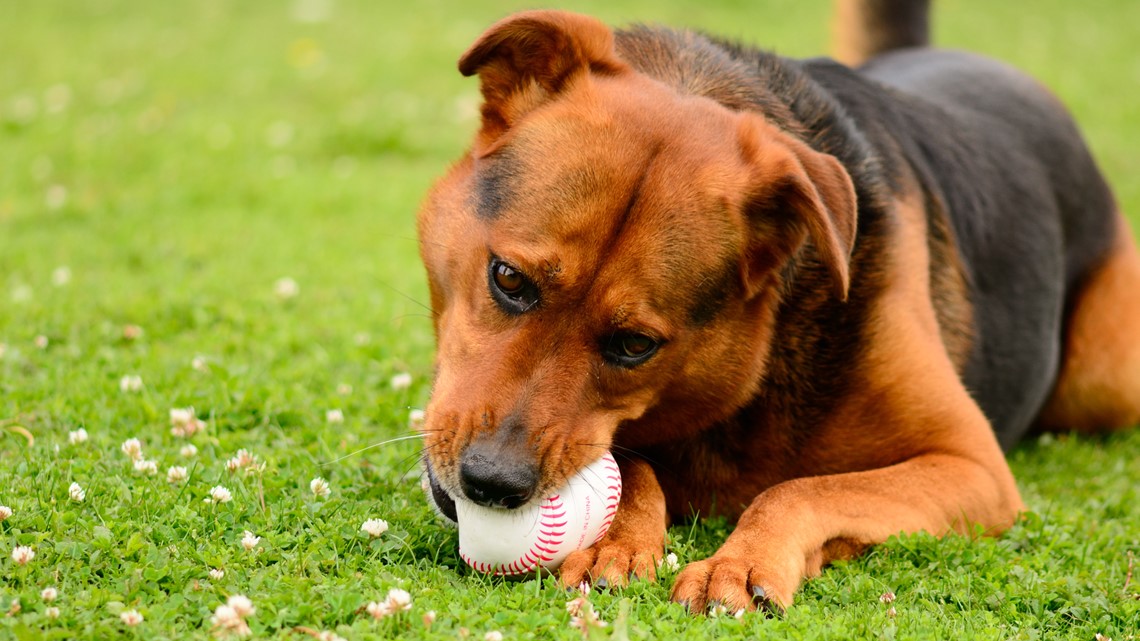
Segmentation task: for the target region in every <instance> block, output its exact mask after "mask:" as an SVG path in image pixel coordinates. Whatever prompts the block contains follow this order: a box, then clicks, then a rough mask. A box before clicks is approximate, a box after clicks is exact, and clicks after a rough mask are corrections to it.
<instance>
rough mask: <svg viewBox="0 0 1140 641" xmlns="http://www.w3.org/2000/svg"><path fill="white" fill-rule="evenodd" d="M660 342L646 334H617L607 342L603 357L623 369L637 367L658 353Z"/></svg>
mask: <svg viewBox="0 0 1140 641" xmlns="http://www.w3.org/2000/svg"><path fill="white" fill-rule="evenodd" d="M658 346H659V344H658V342H657V341H655V340H653V339H652V338H650V337H648V336H646V335H645V334H632V333H631V334H616V335H614V336H612V337H611V338H610V339H609V340H608V341H606V344H605V347H604V348H603V349H602V355H603V356H604V357H605V359H606V360H607V361H609V362H610V363H612V364H614V365H620V366H622V367H636V366H638V365H641V364H642V363H644V362H645V361H647V360H649V358H650V357H651V356H653V354H654V353H655V352H656V351H657V347H658Z"/></svg>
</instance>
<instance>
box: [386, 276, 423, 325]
mask: <svg viewBox="0 0 1140 641" xmlns="http://www.w3.org/2000/svg"><path fill="white" fill-rule="evenodd" d="M377 282H378V283H379V284H380V285H383V286H384V287H387V288H388V289H390V290H392V291H394V292H396V293H397V294H399V295H400V296H403V297H404V298H406V299H408V300H409V301H411V302H413V303H415V304H416V305H419V306H420V307H423V308H424V309H426V310H428V311H429V312H431V313H432V317H433V318H434V317H435V310H433V309H432V308H431V307H429V306H427V305H425V304H423V303H421V302H420V301H418V300H416V299H415V298H412V297H411V296H410V295H408V294H405V293H404V292H402V291H400V290H398V289H396V288H395V287H394V286H392V285H389V284H388V283H385V282H384V281H377Z"/></svg>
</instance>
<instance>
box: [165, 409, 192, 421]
mask: <svg viewBox="0 0 1140 641" xmlns="http://www.w3.org/2000/svg"><path fill="white" fill-rule="evenodd" d="M194 418H195V415H194V408H193V407H172V408H170V424H171V425H185V424H187V423H189V422H190V421H191V420H193V419H194Z"/></svg>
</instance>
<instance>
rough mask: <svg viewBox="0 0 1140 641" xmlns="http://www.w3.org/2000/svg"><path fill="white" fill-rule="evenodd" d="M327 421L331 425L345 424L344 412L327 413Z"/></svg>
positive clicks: (330, 411) (332, 411) (331, 411)
mask: <svg viewBox="0 0 1140 641" xmlns="http://www.w3.org/2000/svg"><path fill="white" fill-rule="evenodd" d="M325 420H326V421H328V422H329V423H343V422H344V412H342V411H341V410H329V411H327V412H325Z"/></svg>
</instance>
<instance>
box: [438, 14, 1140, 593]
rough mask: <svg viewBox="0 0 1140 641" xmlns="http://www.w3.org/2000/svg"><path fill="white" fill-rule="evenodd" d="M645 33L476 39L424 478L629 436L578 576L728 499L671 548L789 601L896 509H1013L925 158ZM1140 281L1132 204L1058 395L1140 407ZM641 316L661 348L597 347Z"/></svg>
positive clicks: (441, 478)
mask: <svg viewBox="0 0 1140 641" xmlns="http://www.w3.org/2000/svg"><path fill="white" fill-rule="evenodd" d="M644 35H645V34H644V32H637V31H634V32H627V33H626V34H625V35H624V36H623V39H622V41H621V42H620V43H615V39H614V35H613V33H612V32H611V31H610V30H609V29H608V28H607V27H605V26H604V25H603V24H602V23H600V22H598V21H596V20H593V19H591V18H585V17H582V16H574V15H571V14H565V13H562V12H545V11H539V12H527V13H523V14H519V15H517V16H513V17H511V18H507V19H506V20H504V21H502V22H500V23H498V24H496V25H494V26H492V27H491V28H490V29H489V30H488V31H487V33H485V34H484V35H483V36H482V37H481V38H480V39H479V41H478V42H476V43H475V44H474V45H473V46H472V48H471V49H470V50H469V51H468V52H467V53H466V54H465V55H464V56H463V58H462V59H461V62H460V69H461V70H462V71H463V73H465V74H468V75H471V74H478V75H479V77H480V81H481V86H482V90H483V95H484V99H485V104H484V106H483V123H482V128H481V129H480V131H479V133H478V134H477V136H476V140H475V143H474V145H473V147H472V151H471V153H470V154H469V155H467V156H465V157H464V158H463V159H462V160H461V161H460V162H459V163H457V164H456V165H455V166H454V167H453V168H452V169H451V171H450V172H449V173H448V175H447V176H445V177H444V178H443V179H442V180H441V181H440V182H439V183H438V184H437V185H436V186H435V187H434V189H433V190H432V192H431V194H430V195H429V197H428V199H427V202H426V203H425V206H424V207H423V209H422V210H421V212H420V216H419V226H420V238H421V253H422V256H423V259H424V263H425V266H426V268H427V272H428V278H429V286H430V289H431V296H432V308H433V310H434V312H435V315H434V318H435V328H436V333H437V338H438V342H439V349H438V356H437V366H438V369H437V377H436V380H435V385H434V388H433V393H432V399H431V402H430V404H429V407H428V411H427V424H426V426H425V430H424V432H425V440H426V448H425V449H426V451H427V452H428V463H429V471H431V472H432V478H433V482H437V483H438V484H439V486H440V487H441V488H442V490H443V491H446V492H447V493H448V494H450V495H452V496H461V495H462V494H463V493H464V492H465V491H467V490H466V489H465V487H466V486H465V485H464V484H465V483H466V482H467V480H466V479H465V476H464V475H465V474H466V472H464V463H463V461H464V457H465V455H466V454H467V453H469V452H470V451H471V450H472V448H476V447H478V448H482V449H481V450H480V451H486V452H490V453H491V454H489V455H487V456H486V457H484V458H486V459H490V460H493V463H492V464H490V467H491V468H494V469H495V470H498V471H501V472H502V474H503V476H504V478H510V474H513V473H514V472H515V470H516V468H517V469H524V470H525V469H531V468H533V469H535V470H537V478H538V480H537V482H536V484H535V486H534V488H533V496H542V495H544V494H545V493H546V492H548V491H550V490H552V489H554V488H556V487H558V486H559V485H561V484H562V483H563V482H564V481H565V480H566V479H567V478H568V477H569V476H571V475H573V474H574V473H576V471H577V470H579V469H581V468H582V467H583V466H584V465H586V464H588V463H589V462H590V461H591V460H592V459H594V458H596V457H597V456H599V455H600V454H601V452H602V451H604V450H606V449H609V448H614V449H615V451H616V452H617V453H618V454H619V464H620V466H621V468H622V473H623V476H624V479H625V481H624V493H623V497H622V503H621V508H620V509H619V511H618V514H617V517H616V520H615V521H614V524H613V527H612V528H611V529H610V531H609V533H608V534H607V536H606V537H605V538H604V539H603V540H602V541H601V542H599V543H598V544H597V545H595V546H594V547H592V548H591V549H588V550H583V551H579V552H576V553H574V554H573V555H571V556H570V557H569V558H568V559H567V560H566V562H565V563H564V564H563V566H562V568H561V578H562V580H563V582H564V583H565V584H566V585H568V586H577V585H578V584H579V583H580V582H582V581H589V580H594V581H597V580H599V579H605V580H606V581H607V582H609V583H610V584H611V585H613V584H620V583H622V582H624V581H626V580H628V578H629V577H630V575H634V576H642V577H647V578H653V576H654V574H655V572H654V567H655V561H656V560H657V559H659V558H660V556H661V554H662V549H663V540H664V536H665V528H666V525H667V522H668V521H670V520H675V519H678V518H684V517H687V516H689V515H691V514H693V513H694V512H696V513H700V514H723V515H726V516H728V517H729V518H732V519H737V520H738V525H737V527H736V529H735V531H734V532H733V534H732V535H731V536H730V537H729V538H728V540H727V541H726V542H725V544H724V546H723V547H722V548H721V549H720V550H719V551H718V552H717V553H716V554H715V555H714V556H713V557H711V558H710V559H707V560H704V561H698V562H696V563H693V564H691V565H689V566H688V567H687V568H686V569H685V570H684V571H683V572H682V573H681V574H680V575H679V576H678V577H677V580H676V583H675V585H674V588H673V598H674V600H676V601H679V602H682V603H685V604H687V605H688V606H689V607H690V608H691V609H693V610H695V611H699V610H702V609H703V608H704V607H705V606H706V605H707V604H710V603H713V602H718V603H721V604H723V605H725V606H727V607H728V608H730V609H734V610H735V609H738V608H755V607H757V606H763V607H769V608H776V609H779V608H783V607H786V606H787V605H789V604H790V603H791V601H792V598H793V594H794V592H795V590H796V589H797V587H798V586H799V584H800V582H801V580H802V579H803V578H804V577H808V576H813V575H815V574H818V572H819V571H820V569H821V568H822V567H823V566H824V565H826V564H827V563H829V562H831V561H832V560H835V559H838V558H848V557H850V556H853V555H855V554H858V553H859V552H861V551H862V550H863V549H865V548H866V547H867V546H869V545H873V544H875V543H878V542H881V541H883V540H885V539H886V538H887V537H889V536H891V535H893V534H896V533H899V532H917V531H927V532H932V533H935V534H944V533H947V532H968V531H971V528H973V527H975V526H981V527H982V528H983V529H984V530H985V531H986V532H987V533H994V534H996V533H999V532H1001V531H1002V530H1004V529H1005V528H1008V527H1009V526H1010V525H1011V524H1012V523H1013V521H1014V520H1015V518H1016V516H1017V514H1018V512H1019V511H1020V510H1021V509H1022V507H1023V506H1022V503H1021V499H1020V497H1019V495H1018V490H1017V487H1016V485H1015V483H1014V481H1013V478H1012V475H1011V474H1010V471H1009V468H1008V466H1007V465H1006V462H1005V460H1004V457H1003V454H1002V451H1001V448H1000V447H999V444H998V441H997V439H996V437H995V434H994V431H993V430H992V429H991V425H990V423H989V421H988V420H987V418H986V416H985V415H984V413H983V411H982V409H981V408H980V407H979V405H978V403H977V402H975V400H974V399H973V398H972V397H971V395H970V394H969V393H968V392H967V390H966V388H965V386H964V385H963V383H962V379H961V376H962V372H963V369H964V368H965V366H966V362H967V360H968V358H969V357H970V354H971V350H972V348H973V345H974V333H973V332H974V328H973V326H972V325H971V323H972V320H971V319H972V318H973V317H974V316H973V307H972V301H971V299H970V284H969V278H968V275H967V268H966V266H965V265H964V264H963V261H962V258H961V256H960V255H959V252H958V249H957V247H958V245H957V243H958V242H959V241H958V239H956V238H955V236H954V233H953V228H952V225H951V224H950V222H949V221H948V218H947V212H945V211H943V209H942V204H941V200H940V199H939V197H938V196H937V195H936V194H934V193H933V192H932V191H931V189H930V186H929V181H928V179H927V177H925V176H924V175H920V174H921V173H922V172H921V171H919V170H918V169H916V168H915V167H916V166H915V165H913V164H912V162H911V160H910V157H909V156H907V154H906V153H904V150H903V149H902V147H901V145H896V144H883V145H881V146H880V148H879V149H878V151H877V153H876V154H875V155H872V154H870V153H869V152H867V150H866V149H865V148H864V146H862V144H861V143H859V141H858V140H856V138H855V137H854V135H851V136H850V140H848V141H847V142H846V143H844V144H843V145H838V144H837V143H834V142H833V141H834V136H836V135H839V133H841V132H839V130H840V129H842V127H843V126H844V125H843V123H842V122H841V121H835V122H831V121H828V120H827V118H828V114H829V113H830V112H827V111H826V110H825V109H824V108H825V107H826V108H828V109H830V107H827V105H828V104H830V103H826V102H824V101H821V102H819V103H818V104H817V105H813V104H810V102H809V101H804V100H800V101H798V102H795V101H791V100H790V99H788V100H787V101H785V99H783V98H780V96H775V95H772V94H769V93H765V92H766V91H769V89H766V88H764V87H762V86H759V85H757V84H755V82H754V79H751V80H750V79H749V78H750V76H748V75H747V74H745V73H744V72H743V71H741V70H740V69H737V68H736V67H734V66H733V65H735V64H736V63H735V62H733V61H728V60H725V59H723V58H722V57H718V56H720V55H721V54H720V53H718V51H719V50H717V49H716V48H715V47H713V46H712V45H711V44H709V45H708V46H707V47H706V48H705V49H701V47H703V46H705V45H701V44H700V43H698V44H697V45H696V47H697V49H696V50H697V51H703V52H705V53H707V59H702V60H699V61H696V62H694V60H693V59H687V60H683V59H681V58H680V57H678V56H676V55H674V53H672V52H670V51H669V50H667V49H665V48H656V47H655V45H654V42H655V41H653V40H652V39H651V38H646V37H644ZM663 37H664V38H666V39H668V38H675V39H678V40H684V39H685V38H687V37H688V36H685V35H683V34H682V35H678V34H666V35H665V36H663ZM658 44H660V43H659V42H658ZM690 44H691V43H690ZM619 49H620V50H621V51H622V52H623V53H621V54H619V53H618V50H619ZM689 64H698V65H704V66H703V67H700V68H698V69H697V70H698V71H700V69H705V70H708V69H712V68H716V69H717V73H715V74H713V73H705V74H701V73H692V71H693V70H692V69H689V68H688V67H686V66H685V65H689ZM737 72H739V74H740V75H739V83H736V84H734V83H728V84H726V83H724V82H722V81H723V80H724V78H735V77H737V76H735V75H734V74H736V73H737ZM717 79H719V81H718V80H717ZM768 80H769V81H770V83H771V85H772V86H774V87H778V88H781V89H780V90H783V91H787V92H797V91H801V89H802V87H799V86H798V85H797V81H796V80H795V79H794V78H791V79H789V78H786V77H778V76H773V77H771V78H769V79H768ZM750 83H752V84H750ZM745 105H751V106H752V108H745ZM817 107H818V109H817ZM813 110H816V111H813ZM833 111H834V109H833ZM809 116H810V118H809ZM807 120H811V121H812V123H811V126H810V127H809V126H808V125H806V124H805V121H807ZM844 135H846V134H844ZM878 135H879V136H880V138H881V139H889V138H888V134H887V133H883V132H879V134H878ZM859 140H861V139H859ZM852 141H854V142H852ZM494 261H505V262H506V263H507V264H509V265H510V267H511V268H512V269H513V270H516V271H517V272H518V273H520V274H522V275H523V276H524V277H525V279H526V281H527V282H528V283H529V284H530V286H532V287H533V290H534V291H535V292H537V294H536V298H535V300H534V301H533V302H532V303H529V304H528V305H527V306H526V307H525V309H524V308H519V309H515V308H508V307H504V304H503V303H502V302H501V300H500V298H496V296H498V294H495V293H494V291H493V290H492V288H494V287H495V285H494V284H493V283H492V282H489V281H488V265H494V264H495V263H494ZM1138 285H1140V258H1138V257H1137V254H1136V250H1135V247H1134V245H1133V243H1132V242H1131V240H1130V238H1128V237H1127V236H1126V235H1125V234H1124V232H1122V233H1121V236H1120V240H1119V243H1118V245H1117V249H1116V250H1115V251H1114V252H1113V253H1112V254H1111V256H1109V257H1107V258H1106V262H1104V264H1103V267H1101V268H1100V269H1099V270H1097V271H1096V272H1094V273H1093V274H1092V275H1090V276H1089V278H1088V279H1087V283H1086V285H1085V288H1084V291H1083V293H1082V294H1081V295H1080V296H1079V297H1078V298H1077V300H1076V303H1075V305H1076V311H1075V312H1074V313H1073V315H1072V323H1071V327H1070V329H1069V342H1068V356H1067V359H1068V360H1067V361H1066V363H1067V364H1066V369H1065V371H1064V373H1063V374H1062V376H1061V383H1060V384H1059V387H1058V390H1057V392H1056V394H1055V401H1054V402H1053V404H1052V405H1051V406H1050V407H1051V408H1053V409H1051V410H1050V411H1049V412H1048V413H1047V414H1046V420H1047V421H1049V420H1051V421H1053V422H1054V423H1057V422H1061V423H1064V424H1072V425H1078V426H1081V425H1085V424H1086V423H1087V424H1088V426H1089V427H1090V428H1091V427H1101V426H1102V425H1101V424H1102V423H1113V424H1114V425H1115V424H1117V423H1119V422H1122V421H1132V420H1135V419H1136V417H1137V413H1136V408H1137V406H1138V399H1140V395H1138V394H1137V391H1138V390H1137V388H1136V386H1135V385H1136V384H1135V381H1136V380H1140V376H1135V375H1133V376H1132V377H1131V378H1128V379H1122V378H1120V374H1119V372H1120V371H1121V370H1120V368H1121V367H1130V368H1131V370H1129V371H1132V372H1134V373H1135V372H1137V369H1136V368H1137V366H1138V364H1140V348H1137V347H1136V345H1137V343H1136V342H1135V341H1134V340H1132V338H1131V337H1132V336H1133V335H1134V332H1133V333H1129V329H1134V328H1135V323H1134V322H1132V321H1131V320H1127V321H1126V320H1121V321H1118V322H1114V321H1108V320H1106V319H1107V318H1108V317H1109V316H1111V315H1110V314H1107V313H1105V309H1110V308H1113V307H1114V306H1116V307H1119V306H1120V305H1122V304H1130V303H1122V301H1125V300H1129V299H1128V296H1131V295H1132V292H1134V291H1135V288H1136V287H1137V286H1138ZM1133 308H1135V309H1133ZM1128 310H1131V312H1134V313H1128V314H1127V315H1123V316H1121V318H1127V319H1132V318H1136V317H1140V307H1137V306H1136V305H1132V307H1129V308H1127V309H1126V310H1125V311H1128ZM1129 323H1132V325H1131V326H1130V325H1129ZM629 332H634V333H638V334H643V335H646V336H649V337H651V338H653V339H654V340H655V341H657V342H658V343H660V349H659V350H658V352H657V353H655V354H653V356H652V357H651V358H650V359H648V360H645V361H644V362H642V363H639V364H637V365H636V366H630V367H625V366H622V365H621V364H615V363H614V362H610V361H607V360H606V359H605V358H604V357H602V356H600V354H604V353H606V351H607V350H608V349H609V344H608V342H607V341H612V340H613V339H614V337H615V336H621V335H623V333H629ZM1106 345H1108V346H1111V347H1112V348H1113V349H1111V350H1107V351H1110V352H1111V354H1112V355H1113V356H1112V357H1111V358H1110V357H1107V356H1105V355H1104V354H1105V352H1106V350H1104V347H1105V346H1106ZM1126 381H1130V382H1126ZM512 466H513V467H512ZM528 496H531V495H528Z"/></svg>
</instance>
